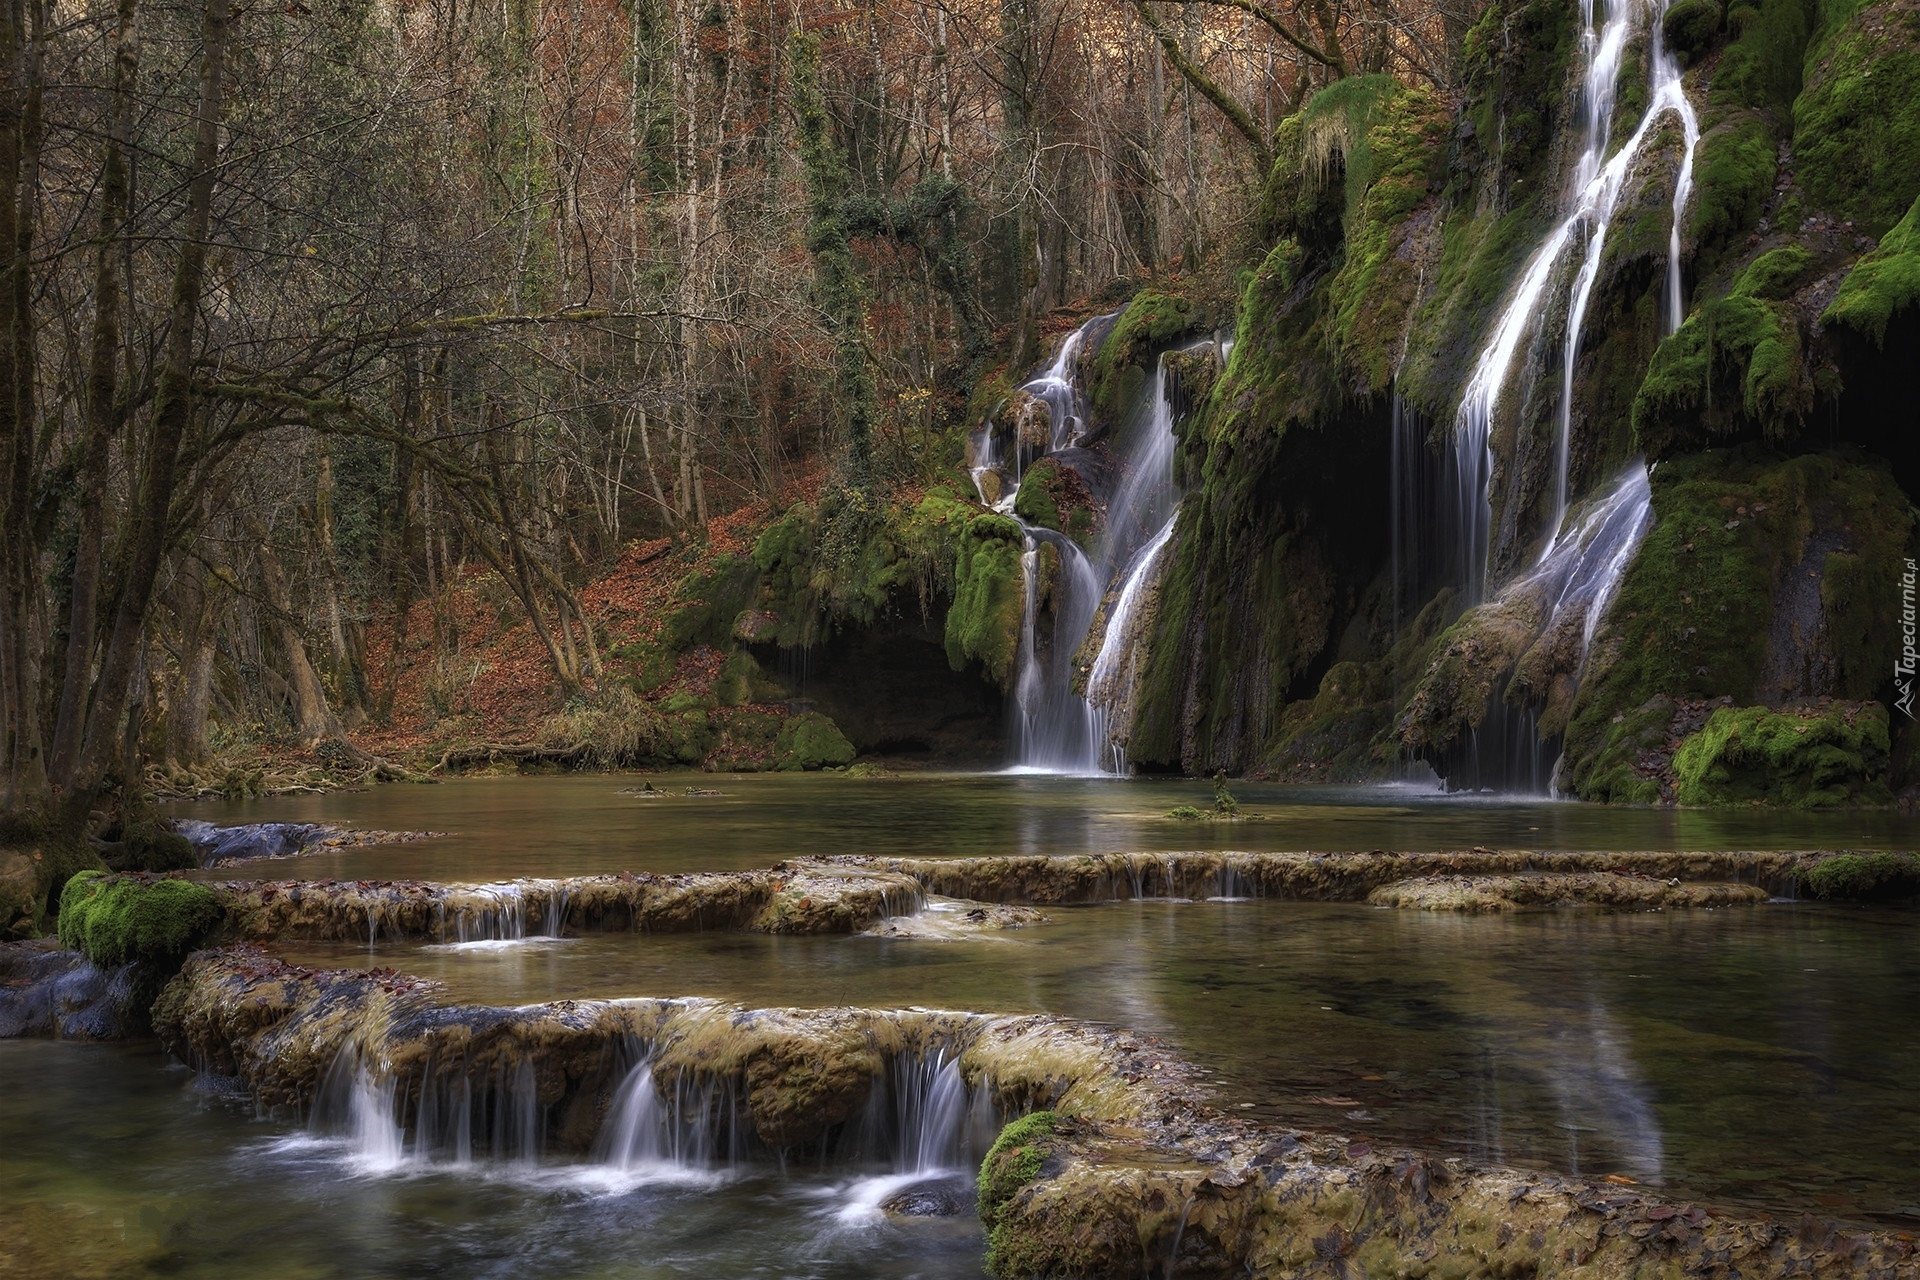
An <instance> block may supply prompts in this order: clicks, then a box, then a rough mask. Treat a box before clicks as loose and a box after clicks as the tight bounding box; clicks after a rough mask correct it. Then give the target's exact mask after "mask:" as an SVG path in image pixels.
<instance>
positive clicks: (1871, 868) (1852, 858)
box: [1806, 853, 1920, 902]
mask: <svg viewBox="0 0 1920 1280" xmlns="http://www.w3.org/2000/svg"><path fill="white" fill-rule="evenodd" d="M1806 886H1807V892H1808V893H1810V894H1812V895H1813V896H1814V897H1816V898H1833V899H1841V900H1844V901H1852V902H1897V901H1900V900H1902V899H1906V898H1912V897H1915V896H1916V895H1920V858H1916V857H1915V856H1914V855H1913V854H1911V853H1842V854H1839V855H1836V856H1835V857H1831V858H1822V859H1821V860H1820V861H1819V862H1816V863H1814V864H1813V866H1812V868H1810V869H1809V870H1808V872H1807V878H1806Z"/></svg>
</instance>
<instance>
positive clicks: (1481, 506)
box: [1393, 0, 1700, 791]
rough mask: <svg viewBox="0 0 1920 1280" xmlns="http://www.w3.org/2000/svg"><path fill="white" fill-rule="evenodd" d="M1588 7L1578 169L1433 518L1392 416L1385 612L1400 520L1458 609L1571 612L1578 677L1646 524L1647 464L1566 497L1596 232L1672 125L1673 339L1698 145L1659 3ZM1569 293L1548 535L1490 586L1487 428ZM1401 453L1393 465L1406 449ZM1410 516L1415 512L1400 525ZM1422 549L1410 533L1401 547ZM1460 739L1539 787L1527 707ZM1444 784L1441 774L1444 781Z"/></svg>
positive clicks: (1515, 306) (1458, 427)
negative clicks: (1442, 562) (1628, 68)
mask: <svg viewBox="0 0 1920 1280" xmlns="http://www.w3.org/2000/svg"><path fill="white" fill-rule="evenodd" d="M1594 4H1595V0H1586V4H1585V7H1584V13H1583V17H1584V27H1583V34H1582V48H1583V51H1584V52H1585V55H1586V70H1585V75H1584V82H1583V85H1582V90H1581V104H1582V108H1583V109H1582V113H1581V127H1582V130H1583V135H1584V149H1583V151H1582V153H1581V155H1580V157H1579V160H1578V162H1577V163H1576V165H1575V167H1574V171H1573V174H1572V176H1571V181H1570V184H1569V196H1568V200H1567V204H1566V206H1565V211H1564V216H1563V217H1562V219H1561V221H1560V222H1559V224H1558V225H1557V226H1556V227H1555V228H1554V229H1553V230H1552V232H1551V233H1550V234H1549V235H1548V236H1547V237H1546V239H1545V240H1544V241H1543V242H1542V243H1541V244H1540V246H1539V247H1538V248H1537V249H1536V250H1535V251H1534V253H1533V255H1532V256H1531V257H1530V258H1529V259H1528V261H1527V265H1526V268H1525V270H1524V271H1523V273H1522V275H1521V278H1520V281H1519V283H1518V285H1517V286H1516V287H1515V289H1514V292H1513V296H1512V298H1511V300H1510V301H1509V302H1508V303H1507V305H1506V308H1505V310H1504V311H1502V312H1501V313H1500V315H1499V319H1498V321H1497V322H1496V323H1495V325H1494V327H1493V330H1492V333H1491V335H1490V337H1489V339H1488V341H1487V343H1486V345H1485V346H1484V347H1483V348H1482V350H1481V352H1480V354H1479V357H1478V358H1477V360H1476V361H1475V363H1474V367H1473V372H1472V375H1471V377H1470V378H1469V380H1468V382H1467V385H1466V388H1465V390H1464V391H1463V393H1462V395H1461V399H1460V406H1459V410H1458V413H1457V416H1456V418H1455V421H1454V425H1453V431H1452V440H1451V449H1450V450H1449V451H1448V454H1447V458H1446V467H1445V472H1446V475H1445V480H1444V482H1443V483H1442V484H1441V486H1440V494H1439V496H1440V499H1441V502H1440V506H1441V508H1442V510H1441V511H1439V512H1429V511H1422V510H1420V508H1421V507H1423V506H1425V505H1427V504H1426V503H1425V502H1423V492H1424V488H1423V474H1422V468H1421V467H1420V466H1419V461H1418V455H1417V452H1415V450H1416V449H1417V445H1414V444H1413V442H1412V441H1411V439H1409V440H1405V441H1403V440H1402V438H1401V435H1402V432H1401V430H1400V424H1401V418H1400V416H1399V415H1396V434H1395V442H1394V443H1395V451H1394V477H1393V484H1394V487H1395V512H1396V521H1397V522H1398V523H1397V525H1396V529H1395V532H1394V554H1395V571H1394V572H1395V610H1396V615H1395V616H1396V634H1397V633H1398V629H1399V616H1400V615H1399V610H1400V608H1401V606H1402V603H1403V602H1405V601H1408V600H1409V597H1408V596H1407V595H1406V589H1407V587H1408V586H1410V585H1415V584H1419V583H1420V580H1421V578H1422V574H1421V572H1420V570H1421V568H1422V567H1423V566H1420V565H1418V564H1416V563H1414V561H1413V558H1412V557H1411V556H1408V557H1407V559H1408V564H1407V565H1406V566H1402V564H1401V560H1402V556H1403V551H1404V550H1406V548H1405V547H1403V543H1408V542H1409V539H1408V538H1407V536H1406V533H1407V529H1406V528H1405V527H1403V526H1407V525H1411V524H1419V525H1423V526H1424V527H1425V528H1427V529H1428V530H1430V531H1432V532H1435V533H1438V534H1439V535H1440V536H1442V537H1445V538H1449V539H1450V540H1451V541H1452V543H1453V545H1454V563H1455V566H1456V567H1455V577H1454V582H1455V584H1456V585H1457V587H1458V589H1459V593H1460V596H1459V603H1460V604H1461V605H1462V606H1463V607H1466V608H1473V607H1475V606H1479V605H1482V604H1485V603H1487V602H1488V601H1489V600H1490V599H1491V598H1493V597H1494V596H1495V595H1496V594H1500V595H1504V594H1505V593H1506V592H1508V591H1513V590H1529V591H1537V592H1543V593H1544V594H1545V596H1546V598H1547V599H1548V600H1550V601H1553V602H1554V603H1553V606H1552V609H1551V620H1550V621H1549V623H1548V628H1549V630H1558V629H1559V628H1561V627H1563V626H1564V625H1566V620H1567V619H1568V618H1569V617H1571V616H1573V614H1572V612H1571V611H1573V610H1578V611H1579V617H1580V619H1581V632H1580V639H1579V650H1578V659H1577V665H1576V669H1575V670H1574V671H1573V672H1572V673H1571V674H1572V675H1573V678H1574V680H1575V681H1576V682H1577V681H1578V678H1579V675H1580V673H1581V672H1582V671H1584V668H1585V665H1586V660H1587V651H1588V649H1589V648H1590V647H1591V644H1592V640H1593V636H1594V633H1595V630H1596V629H1597V627H1598V625H1599V622H1600V619H1601V617H1602V616H1603V615H1604V613H1605V611H1606V608H1607V606H1608V604H1609V603H1611V601H1612V598H1613V596H1614V594H1615V593H1616V592H1617V590H1618V587H1619V581H1620V577H1621V575H1622V574H1623V573H1624V572H1625V571H1626V568H1627V566H1628V565H1629V564H1630V563H1631V561H1632V559H1633V553H1634V551H1635V550H1636V549H1637V548H1638V546H1639V543H1640V539H1641V538H1642V537H1644V535H1645V533H1646V530H1647V529H1648V528H1649V527H1650V526H1651V523H1652V513H1651V494H1650V490H1649V487H1648V482H1647V480H1648V477H1647V470H1646V467H1645V466H1644V464H1642V463H1639V462H1635V463H1634V464H1632V465H1631V466H1630V467H1629V468H1628V470H1627V472H1626V473H1624V474H1622V475H1621V476H1619V477H1616V478H1615V479H1614V480H1613V481H1611V482H1610V483H1609V485H1608V486H1606V488H1605V489H1604V491H1603V492H1602V493H1601V495H1600V496H1598V497H1596V498H1595V499H1594V500H1593V501H1591V502H1590V503H1587V504H1585V505H1584V507H1576V506H1575V504H1574V503H1573V500H1572V494H1571V492H1570V477H1571V471H1572V463H1571V459H1572V455H1573V444H1574V441H1573V430H1574V403H1573V402H1574V395H1575V390H1576V386H1575V375H1576V372H1577V368H1578V364H1579V357H1580V344H1581V339H1582V337H1583V333H1584V327H1585V323H1586V318H1587V312H1588V308H1589V306H1590V304H1591V303H1592V300H1593V293H1594V289H1595V287H1596V285H1597V283H1598V281H1599V277H1600V273H1601V268H1602V265H1603V261H1604V258H1605V253H1606V246H1607V237H1608V233H1609V231H1610V229H1611V227H1612V223H1613V219H1614V215H1615V213H1616V211H1617V209H1618V207H1619V204H1620V201H1621V197H1622V194H1623V192H1624V191H1625V189H1626V187H1627V183H1628V177H1629V175H1630V174H1631V173H1632V172H1633V170H1634V166H1635V164H1636V163H1637V162H1638V161H1639V160H1640V159H1641V158H1642V157H1643V154H1644V153H1645V151H1646V148H1647V146H1648V145H1649V142H1650V140H1652V139H1653V138H1654V137H1655V136H1656V126H1657V125H1658V124H1659V123H1660V122H1661V121H1663V120H1667V119H1672V120H1674V121H1675V122H1677V124H1678V126H1679V130H1680V133H1681V135H1682V140H1683V143H1684V146H1683V150H1682V154H1681V158H1680V166H1679V170H1678V173H1677V175H1676V179H1675V189H1674V197H1673V204H1672V219H1673V228H1672V231H1671V234H1670V237H1669V241H1668V261H1667V271H1666V282H1665V289H1664V294H1665V298H1664V302H1665V306H1664V310H1665V312H1666V315H1665V316H1664V317H1663V319H1664V322H1665V327H1666V328H1667V330H1668V331H1671V330H1672V329H1674V328H1677V327H1678V326H1679V323H1680V320H1681V318H1682V315H1681V308H1682V302H1681V271H1680V239H1679V237H1680V231H1679V228H1680V220H1681V217H1682V215H1683V214H1684V211H1685V208H1686V202H1687V198H1688V196H1689V194H1690V192H1691V190H1692V183H1693V160H1694V151H1695V148H1696V146H1697V144H1698V141H1699V136H1700V131H1699V123H1698V120H1697V118H1696V117H1695V114H1694V111H1693V107H1692V104H1691V103H1690V102H1689V101H1688V99H1687V96H1686V92H1685V90H1684V87H1683V85H1682V81H1681V75H1680V68H1679V66H1678V64H1677V63H1676V62H1675V60H1674V59H1673V57H1672V56H1671V54H1669V53H1668V52H1667V50H1666V48H1665V46H1664V43H1663V40H1662V34H1661V18H1662V16H1663V13H1664V9H1665V5H1664V3H1653V4H1645V3H1640V2H1638V0H1615V2H1614V3H1613V4H1612V5H1611V6H1610V7H1609V8H1608V9H1607V10H1606V13H1605V17H1604V20H1603V21H1600V22H1599V23H1598V24H1596V14H1595V10H1594ZM1641 22H1646V23H1647V24H1648V27H1649V33H1648V41H1649V51H1650V57H1649V72H1648V76H1649V84H1648V89H1649V93H1648V105H1647V108H1646V110H1645V112H1644V113H1642V115H1641V117H1640V119H1639V121H1638V122H1637V124H1636V126H1635V128H1634V130H1633V133H1632V134H1631V135H1630V136H1629V137H1628V138H1627V139H1626V140H1625V141H1624V142H1622V143H1621V144H1620V145H1619V146H1618V147H1615V146H1614V145H1613V128H1612V124H1613V117H1614V113H1615V108H1616V105H1617V86H1618V83H1619V80H1620V74H1621V70H1622V67H1623V64H1624V63H1625V53H1626V50H1627V48H1628V45H1629V43H1630V41H1631V40H1632V38H1633V36H1634V33H1635V30H1636V27H1637V26H1638V25H1639V24H1640V23H1641ZM1562 300H1564V306H1565V314H1566V328H1565V332H1564V334H1563V335H1561V339H1560V345H1559V351H1558V355H1559V358H1560V368H1559V378H1558V381H1559V385H1558V388H1557V390H1558V393H1559V394H1558V405H1557V412H1556V421H1555V427H1556V431H1555V435H1554V440H1553V460H1552V464H1553V466H1552V491H1551V492H1552V502H1553V505H1552V509H1551V513H1550V515H1549V518H1548V521H1547V523H1546V525H1545V528H1544V531H1543V532H1544V535H1545V536H1544V538H1543V539H1542V543H1541V549H1540V552H1539V555H1538V557H1537V558H1536V559H1535V560H1534V562H1533V564H1532V565H1531V566H1530V567H1529V568H1527V569H1526V570H1524V571H1522V572H1521V573H1520V574H1519V575H1518V576H1516V577H1515V578H1514V579H1512V580H1511V581H1510V582H1509V583H1508V584H1507V585H1506V586H1505V587H1504V588H1502V589H1501V591H1500V592H1498V593H1496V592H1495V591H1494V590H1493V589H1492V585H1493V584H1491V583H1489V581H1488V575H1489V572H1490V568H1491V564H1492V560H1493V556H1494V552H1495V547H1494V537H1495V535H1494V530H1493V508H1494V501H1493V498H1494V495H1493V483H1494V472H1495V458H1494V452H1493V430H1494V422H1495V420H1496V416H1497V414H1498V412H1499V410H1500V407H1501V404H1502V401H1503V397H1504V396H1505V395H1506V394H1508V393H1509V392H1510V391H1511V390H1512V389H1513V388H1511V387H1510V385H1509V384H1510V383H1511V382H1512V381H1514V380H1515V378H1516V376H1517V374H1516V370H1515V367H1514V366H1515V364H1516V357H1518V356H1520V355H1521V353H1522V349H1523V347H1528V346H1530V345H1531V344H1532V343H1533V342H1534V341H1535V338H1536V336H1537V335H1538V333H1539V332H1540V330H1541V328H1542V326H1543V322H1544V319H1545V317H1547V316H1548V315H1550V314H1551V313H1552V311H1553V310H1554V306H1555V304H1556V303H1559V302H1561V301H1562ZM1403 455H1404V456H1403ZM1409 516H1411V519H1409ZM1411 541H1412V542H1413V543H1414V544H1416V545H1417V541H1418V539H1413V540H1411ZM1467 746H1468V755H1469V759H1470V762H1469V763H1468V764H1467V765H1466V767H1465V769H1464V772H1465V773H1466V774H1468V775H1470V783H1469V785H1476V786H1479V785H1487V783H1488V782H1489V780H1491V781H1492V782H1493V783H1495V784H1497V785H1500V786H1517V787H1519V788H1522V789H1525V790H1532V791H1544V790H1548V789H1550V786H1551V780H1552V773H1553V768H1552V766H1551V764H1550V758H1551V757H1550V753H1551V751H1552V746H1551V744H1549V743H1546V742H1543V741H1542V740H1541V737H1540V733H1539V727H1538V709H1537V708H1535V707H1531V706H1512V705H1509V704H1507V703H1505V701H1504V699H1497V700H1496V705H1494V706H1492V707H1490V708H1489V712H1488V716H1487V720H1486V722H1485V723H1484V724H1482V726H1481V727H1480V729H1479V731H1478V732H1476V733H1475V734H1474V735H1473V739H1472V741H1471V742H1470V743H1468V744H1467ZM1450 781H1451V780H1450Z"/></svg>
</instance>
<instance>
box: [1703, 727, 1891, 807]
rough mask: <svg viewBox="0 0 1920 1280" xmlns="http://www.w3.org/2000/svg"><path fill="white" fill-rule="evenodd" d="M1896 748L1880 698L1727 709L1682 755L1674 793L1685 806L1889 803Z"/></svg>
mask: <svg viewBox="0 0 1920 1280" xmlns="http://www.w3.org/2000/svg"><path fill="white" fill-rule="evenodd" d="M1889 747H1890V744H1889V741H1888V733H1887V709H1886V707H1884V706H1882V705H1881V704H1880V703H1877V702H1867V703H1854V702H1833V703H1826V704H1823V705H1820V706H1815V707H1807V708H1798V709H1786V710H1778V711H1776V710H1772V709H1770V708H1767V707H1737V708H1736V707H1722V708H1721V709H1720V710H1718V711H1716V712H1714V713H1713V716H1712V718H1711V719H1709V720H1708V721H1707V723H1706V725H1705V727H1704V728H1702V729H1701V730H1700V731H1699V732H1697V733H1695V734H1693V735H1691V736H1689V737H1688V738H1687V740H1686V741H1685V742H1683V743H1681V744H1680V750H1679V751H1678V752H1677V753H1675V755H1674V758H1673V767H1674V773H1675V775H1676V782H1677V785H1676V789H1675V796H1676V798H1677V799H1678V800H1679V802H1680V803H1681V804H1685V805H1722V804H1776V805H1791V806H1794V807H1797V808H1807V809H1814V808H1832V807H1834V806H1837V805H1844V804H1860V803H1865V804H1885V803H1886V802H1887V801H1888V800H1889V799H1891V798H1892V794H1891V792H1890V791H1889V790H1888V788H1887V782H1886V777H1887V760H1888V753H1889Z"/></svg>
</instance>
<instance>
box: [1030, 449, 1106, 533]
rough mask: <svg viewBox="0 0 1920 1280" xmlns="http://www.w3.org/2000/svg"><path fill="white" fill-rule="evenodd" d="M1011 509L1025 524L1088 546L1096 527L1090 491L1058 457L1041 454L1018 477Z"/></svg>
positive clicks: (1096, 519)
mask: <svg viewBox="0 0 1920 1280" xmlns="http://www.w3.org/2000/svg"><path fill="white" fill-rule="evenodd" d="M1013 512H1014V514H1015V515H1017V516H1019V517H1020V518H1021V519H1022V520H1025V521H1026V522H1027V523H1028V524H1032V525H1038V526H1040V527H1041V528H1043V529H1053V530H1055V531H1057V532H1059V533H1064V534H1066V535H1067V536H1068V537H1069V538H1072V539H1073V540H1074V541H1075V542H1077V543H1079V544H1080V545H1081V546H1082V547H1083V548H1090V547H1091V546H1092V544H1093V540H1094V534H1095V533H1096V532H1097V529H1098V516H1097V511H1096V508H1095V505H1094V501H1093V495H1092V494H1091V493H1089V492H1087V487H1086V485H1085V484H1083V483H1081V480H1080V476H1079V474H1078V473H1077V472H1075V471H1074V470H1073V468H1072V467H1066V466H1062V465H1061V464H1060V460H1059V459H1058V458H1052V457H1047V458H1041V459H1040V460H1039V461H1038V462H1035V463H1034V464H1033V465H1032V466H1031V467H1028V468H1027V471H1026V474H1025V475H1023V476H1021V477H1020V492H1019V493H1018V495H1017V496H1015V498H1014V500H1013Z"/></svg>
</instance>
